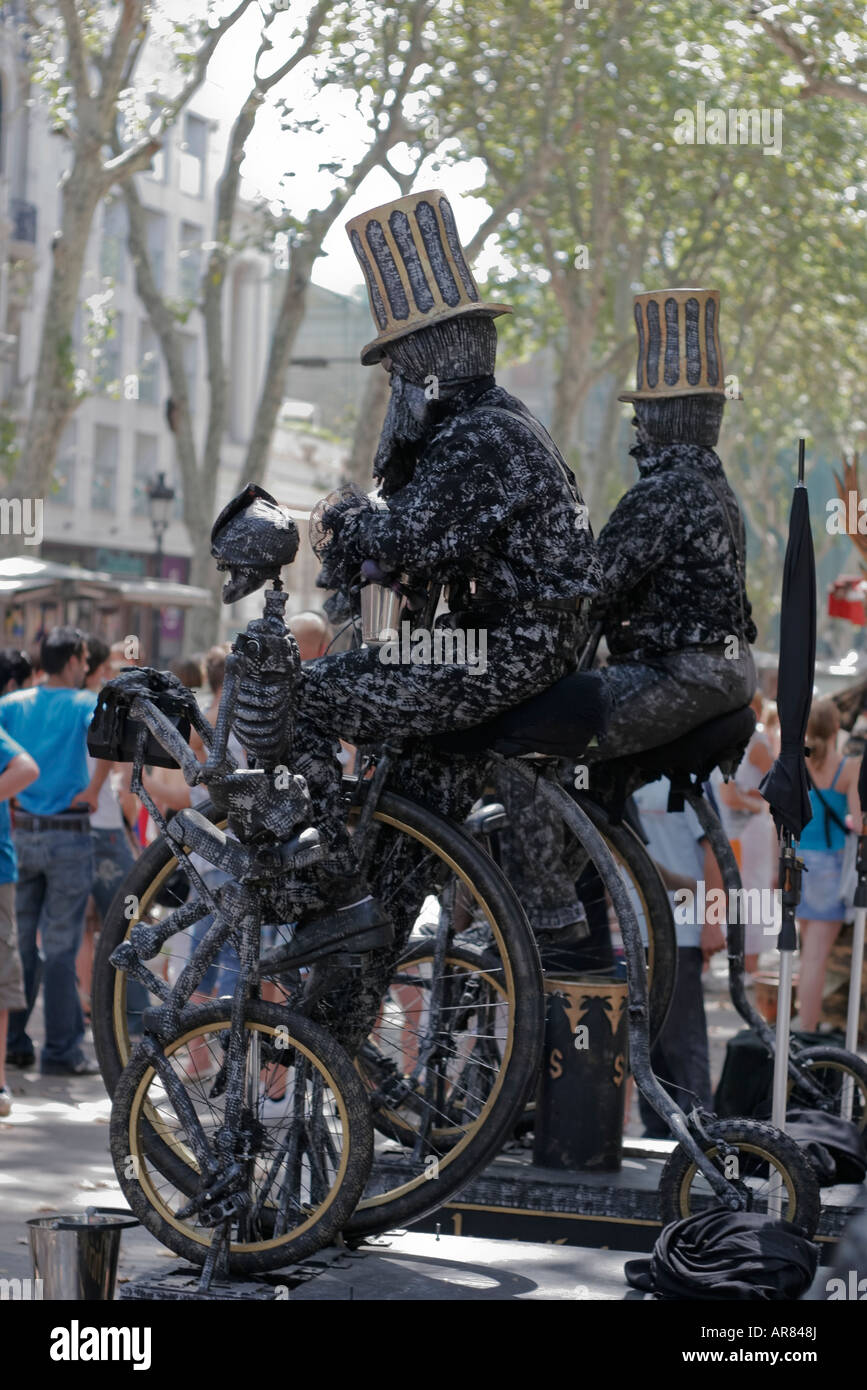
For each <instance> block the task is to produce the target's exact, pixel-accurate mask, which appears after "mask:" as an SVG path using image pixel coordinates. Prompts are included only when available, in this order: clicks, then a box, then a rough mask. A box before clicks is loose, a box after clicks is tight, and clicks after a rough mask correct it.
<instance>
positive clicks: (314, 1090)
mask: <svg viewBox="0 0 867 1390" xmlns="http://www.w3.org/2000/svg"><path fill="white" fill-rule="evenodd" d="M230 1028H231V1023H230V1009H229V1001H226V1000H217V1001H214V1002H213V1003H211V1004H203V1005H194V1006H192V1007H190V1008H188V1009H186V1010H184V1012H183V1013H182V1015H181V1026H180V1029H179V1031H178V1034H177V1036H176V1037H174V1038H172V1039H171V1040H169V1041H168V1042H167V1043H165V1044H164V1045H163V1046H162V1047H161V1049H160V1052H161V1057H159V1058H158V1059H152V1058H151V1057H150V1056H149V1055H146V1051H145V1048H143V1047H142V1048H139V1049H137V1051H136V1053H135V1054H134V1056H133V1058H132V1060H131V1061H130V1063H129V1064H128V1066H127V1067H126V1068H125V1069H124V1071H123V1073H122V1075H121V1077H120V1080H119V1082H118V1085H117V1088H116V1090H115V1094H114V1099H113V1105H112V1115H111V1152H112V1158H113V1160H114V1165H115V1169H116V1172H117V1176H118V1180H119V1181H120V1185H121V1188H122V1189H123V1192H124V1195H125V1197H126V1198H127V1200H128V1202H129V1204H130V1206H131V1207H132V1210H133V1211H134V1212H135V1214H136V1216H137V1217H138V1218H139V1220H140V1221H141V1222H142V1224H143V1225H144V1226H146V1227H147V1229H148V1230H149V1231H150V1232H151V1234H152V1235H154V1236H156V1238H157V1239H158V1240H160V1241H162V1243H163V1244H164V1245H166V1246H168V1247H169V1249H170V1250H174V1251H175V1253H176V1254H178V1255H181V1256H182V1257H183V1258H184V1259H187V1260H191V1261H192V1262H193V1263H198V1264H203V1263H204V1261H205V1258H206V1256H207V1254H208V1250H209V1248H210V1245H211V1241H212V1239H213V1233H214V1228H213V1225H208V1224H207V1218H206V1213H207V1210H208V1207H207V1204H206V1203H205V1202H203V1200H202V1198H203V1194H204V1193H205V1192H206V1191H207V1190H208V1188H209V1187H210V1186H211V1185H213V1182H214V1178H213V1172H212V1173H208V1172H207V1170H206V1166H205V1163H206V1159H207V1161H212V1162H213V1163H214V1165H215V1169H216V1171H217V1172H218V1173H219V1172H225V1171H226V1168H227V1166H231V1168H232V1169H233V1170H234V1177H233V1180H232V1181H231V1183H229V1184H227V1186H226V1191H225V1194H222V1195H221V1200H223V1201H224V1202H231V1203H236V1204H237V1215H236V1216H235V1217H234V1218H233V1220H232V1236H231V1243H230V1247H229V1264H230V1268H231V1269H232V1270H233V1272H235V1273H239V1274H241V1273H251V1272H254V1271H259V1270H266V1269H274V1268H277V1267H278V1266H280V1265H283V1264H286V1263H287V1262H289V1261H292V1260H300V1259H304V1258H306V1257H307V1256H309V1255H311V1254H313V1253H314V1252H315V1251H317V1250H320V1249H322V1247H323V1246H325V1245H328V1244H329V1242H330V1241H332V1240H333V1239H334V1237H335V1235H336V1234H337V1233H338V1232H339V1231H340V1230H342V1228H343V1227H344V1225H345V1224H346V1221H347V1219H348V1218H349V1216H350V1214H351V1213H352V1211H353V1210H354V1208H355V1206H356V1204H357V1202H358V1199H359V1197H360V1196H361V1193H362V1190H363V1188H364V1184H365V1182H366V1180H367V1176H368V1173H369V1171H370V1163H371V1159H372V1155H373V1131H372V1126H371V1121H370V1108H369V1106H368V1103H367V1098H366V1096H365V1093H364V1089H363V1087H362V1085H361V1082H360V1080H359V1078H358V1075H357V1073H356V1071H355V1069H354V1068H353V1066H352V1064H351V1062H350V1061H349V1058H348V1057H347V1056H346V1054H345V1053H344V1052H343V1050H342V1048H340V1047H339V1046H338V1044H337V1043H336V1042H335V1041H334V1039H333V1038H332V1037H330V1036H329V1034H328V1033H327V1032H326V1031H325V1030H324V1029H322V1028H320V1027H318V1026H317V1025H316V1024H315V1023H313V1022H311V1020H310V1019H306V1018H303V1017H300V1016H298V1015H293V1014H291V1013H289V1012H288V1011H287V1010H286V1009H284V1008H281V1007H280V1006H278V1005H275V1004H265V1003H262V1002H255V1001H251V1003H250V1004H249V1006H248V1011H247V1017H246V1019H245V1023H244V1029H245V1043H246V1054H245V1067H246V1075H245V1078H244V1087H245V1102H246V1104H245V1107H244V1110H243V1111H242V1116H241V1121H242V1122H241V1125H240V1126H239V1135H238V1143H237V1145H236V1149H235V1152H234V1153H233V1154H232V1155H230V1156H229V1158H228V1159H226V1158H223V1159H222V1160H221V1159H219V1158H218V1151H217V1146H216V1144H215V1139H216V1138H217V1136H218V1134H219V1132H220V1129H221V1126H223V1125H224V1123H225V1122H226V1119H227V1116H226V1086H225V1062H226V1050H227V1047H228V1037H229V1031H230ZM167 1073H168V1078H170V1079H168V1078H167ZM173 1085H175V1086H177V1087H179V1088H180V1093H181V1095H182V1097H183V1099H184V1101H185V1103H186V1104H187V1105H188V1106H189V1107H191V1113H192V1115H193V1116H194V1120H191V1119H190V1118H189V1115H186V1116H185V1115H183V1113H182V1110H181V1107H180V1106H179V1105H177V1104H176V1103H175V1101H174V1100H173V1098H172V1094H171V1088H172V1086H173ZM179 1111H181V1113H179ZM203 1148H204V1151H205V1155H206V1158H203V1156H202V1150H203ZM233 1160H234V1161H233ZM178 1165H180V1166H179V1171H180V1172H181V1174H182V1176H183V1177H184V1179H185V1181H184V1185H183V1187H178V1186H177V1185H176V1184H175V1183H173V1182H172V1181H171V1178H170V1177H169V1176H167V1170H168V1169H169V1168H172V1167H177V1166H178ZM191 1197H192V1198H193V1201H192V1202H191V1200H190V1198H191ZM197 1201H198V1202H199V1203H200V1205H199V1207H198V1209H194V1210H190V1208H191V1207H194V1208H195V1207H196V1203H197Z"/></svg>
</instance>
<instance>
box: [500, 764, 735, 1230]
mask: <svg viewBox="0 0 867 1390" xmlns="http://www.w3.org/2000/svg"><path fill="white" fill-rule="evenodd" d="M493 759H494V760H495V761H496V762H498V763H500V764H502V765H503V766H505V765H508V766H509V767H510V768H511V769H514V770H516V771H517V772H518V773H519V774H520V776H522V777H523V778H524V780H525V781H526V782H528V783H529V784H530V786H532V787H533V788H534V789H535V790H536V791H537V792H538V794H539V795H540V796H541V797H542V799H543V800H544V801H545V802H547V804H548V805H549V806H550V808H551V809H552V811H554V812H555V814H557V815H559V816H560V818H561V819H562V820H563V821H564V822H565V824H566V825H568V827H569V829H570V830H571V831H572V833H573V835H574V836H575V837H576V839H577V840H578V841H579V843H580V844H582V845H583V846H584V848H585V849H586V850H587V852H588V853H589V854H590V856H591V857H592V859H593V862H594V864H595V866H596V869H597V871H598V873H599V875H600V877H601V879H602V881H603V883H604V885H605V888H606V890H607V891H608V893H609V894H610V897H611V901H612V903H613V904H614V910H615V912H616V914H617V920H618V923H619V926H620V931H621V935H622V937H623V949H624V954H625V957H626V978H627V985H628V992H629V999H628V1007H627V1017H628V1028H629V1059H630V1066H631V1068H632V1074H633V1076H634V1077H635V1084H636V1085H637V1087H638V1089H639V1091H640V1092H641V1094H642V1095H643V1096H644V1097H645V1099H646V1100H647V1101H648V1103H649V1104H650V1105H651V1106H652V1107H653V1109H654V1110H655V1111H656V1113H657V1114H658V1115H659V1116H660V1117H661V1118H662V1119H663V1120H664V1121H665V1123H666V1124H667V1125H668V1127H669V1129H670V1130H671V1133H672V1135H673V1136H674V1138H675V1139H676V1140H677V1142H678V1143H679V1144H681V1145H682V1146H683V1148H684V1149H685V1150H686V1151H687V1153H688V1154H689V1156H690V1158H691V1159H692V1160H693V1162H694V1163H695V1165H696V1167H697V1168H698V1169H699V1171H700V1172H701V1173H702V1175H703V1176H704V1177H705V1178H706V1179H707V1181H708V1183H709V1184H710V1186H711V1187H712V1189H713V1191H714V1192H715V1193H716V1195H717V1196H718V1197H719V1198H720V1199H721V1201H722V1202H723V1204H724V1205H725V1206H727V1207H728V1208H729V1209H730V1210H732V1211H739V1210H742V1209H743V1207H744V1205H745V1199H744V1198H743V1197H742V1196H741V1194H740V1193H739V1192H738V1191H737V1189H736V1188H735V1187H734V1186H733V1185H732V1184H731V1183H730V1182H729V1181H728V1179H727V1178H725V1177H724V1176H723V1174H722V1173H721V1172H720V1171H719V1169H718V1168H717V1167H716V1165H715V1164H714V1163H713V1161H712V1160H711V1159H710V1158H708V1157H707V1156H706V1154H705V1153H704V1151H703V1149H702V1148H701V1146H700V1144H699V1143H698V1142H697V1140H696V1139H695V1138H694V1136H693V1132H692V1129H691V1127H690V1126H691V1125H692V1126H693V1127H694V1128H695V1129H696V1130H698V1131H699V1133H701V1124H700V1121H699V1118H698V1115H697V1113H696V1112H693V1115H692V1116H691V1117H690V1118H688V1117H687V1116H686V1115H685V1114H684V1112H683V1111H682V1110H681V1108H680V1106H679V1105H678V1104H677V1102H676V1101H674V1100H672V1098H671V1096H670V1095H669V1094H668V1092H667V1091H666V1090H664V1089H663V1087H662V1086H661V1085H660V1083H659V1081H658V1080H657V1078H656V1075H655V1073H654V1071H653V1067H652V1064H651V1061H650V1008H649V1003H648V995H647V974H646V964H645V959H644V947H643V945H642V941H641V933H640V931H639V927H638V921H637V918H636V916H635V912H634V909H633V907H632V903H631V902H630V901H629V895H628V893H627V891H626V887H625V885H624V883H623V880H622V878H621V877H620V873H619V871H618V869H617V865H616V864H615V862H614V859H613V858H612V856H611V853H610V851H609V849H608V846H607V845H606V843H605V841H604V839H603V838H602V836H601V835H600V833H599V831H598V830H597V829H596V827H595V826H594V825H593V823H592V821H591V820H590V819H589V818H588V816H587V815H586V814H585V812H584V811H582V810H581V808H580V806H579V805H578V804H577V803H576V802H575V801H574V800H573V799H572V797H571V796H570V795H569V793H568V792H567V791H566V790H565V788H563V787H561V786H560V784H559V783H558V782H556V781H552V780H550V779H548V778H546V777H544V776H543V777H537V775H536V773H535V772H534V771H533V770H532V768H531V767H529V766H527V764H526V763H524V762H522V761H521V760H520V759H510V760H508V764H507V760H506V759H504V758H503V757H501V756H500V755H499V754H494V755H493ZM702 1137H703V1136H702ZM720 1147H721V1148H722V1147H724V1146H720Z"/></svg>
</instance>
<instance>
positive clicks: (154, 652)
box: [151, 527, 163, 666]
mask: <svg viewBox="0 0 867 1390" xmlns="http://www.w3.org/2000/svg"><path fill="white" fill-rule="evenodd" d="M156 538H157V575H156V577H157V579H158V580H159V579H160V578H161V577H162V572H163V533H162V530H161V529H160V528H159V527H157V528H156ZM161 619H162V609H161V608H160V607H159V605H158V604H156V603H155V604H154V606H153V610H152V615H151V665H152V666H159V664H160V622H161Z"/></svg>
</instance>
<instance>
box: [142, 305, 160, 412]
mask: <svg viewBox="0 0 867 1390" xmlns="http://www.w3.org/2000/svg"><path fill="white" fill-rule="evenodd" d="M138 398H139V400H140V401H143V402H144V404H145V405H159V401H160V355H159V346H158V344H157V335H156V334H155V333H154V331H153V329H152V328H151V326H150V324H149V323H148V322H147V320H146V319H143V320H142V322H141V324H140V326H139V335H138Z"/></svg>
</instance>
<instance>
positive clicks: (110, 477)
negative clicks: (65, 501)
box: [90, 425, 119, 512]
mask: <svg viewBox="0 0 867 1390" xmlns="http://www.w3.org/2000/svg"><path fill="white" fill-rule="evenodd" d="M118 442H119V436H118V431H117V430H116V429H115V428H114V426H113V425H97V426H96V429H95V430H94V432H93V475H92V478H91V484H90V505H91V507H92V508H93V510H94V511H95V512H113V511H114V510H115V507H116V505H117V459H118Z"/></svg>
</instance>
